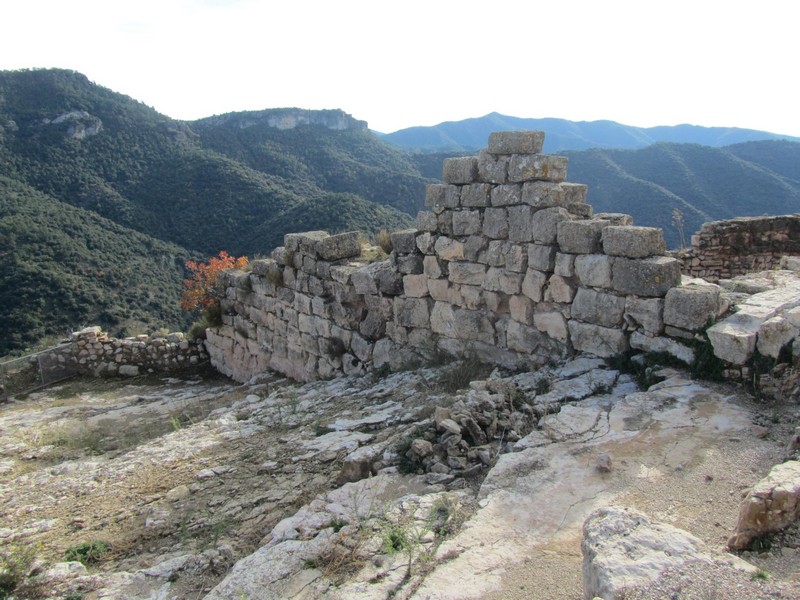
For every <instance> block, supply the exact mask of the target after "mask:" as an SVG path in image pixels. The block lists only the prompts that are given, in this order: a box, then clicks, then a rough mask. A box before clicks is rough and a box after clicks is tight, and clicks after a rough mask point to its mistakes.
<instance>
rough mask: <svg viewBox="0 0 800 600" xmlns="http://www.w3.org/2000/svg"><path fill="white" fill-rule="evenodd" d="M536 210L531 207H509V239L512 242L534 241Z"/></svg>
mask: <svg viewBox="0 0 800 600" xmlns="http://www.w3.org/2000/svg"><path fill="white" fill-rule="evenodd" d="M533 217H534V209H533V208H532V207H530V206H526V205H522V206H509V207H508V239H509V240H511V241H512V242H532V241H533Z"/></svg>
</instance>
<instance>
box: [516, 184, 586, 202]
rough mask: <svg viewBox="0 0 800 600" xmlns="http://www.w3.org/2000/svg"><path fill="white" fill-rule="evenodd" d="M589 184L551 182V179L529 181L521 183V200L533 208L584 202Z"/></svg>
mask: <svg viewBox="0 0 800 600" xmlns="http://www.w3.org/2000/svg"><path fill="white" fill-rule="evenodd" d="M588 191H589V186H587V185H584V184H580V183H565V182H564V183H553V182H551V181H529V182H527V183H524V184H523V185H522V202H524V203H525V204H530V205H531V206H533V207H534V208H551V207H554V206H561V207H563V208H569V207H570V206H572V205H573V204H584V203H585V202H586V194H587V193H588Z"/></svg>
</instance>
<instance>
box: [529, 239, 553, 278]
mask: <svg viewBox="0 0 800 600" xmlns="http://www.w3.org/2000/svg"><path fill="white" fill-rule="evenodd" d="M557 250H558V249H557V248H556V247H555V246H549V245H542V244H531V245H529V246H528V266H529V267H530V268H531V269H537V270H538V271H545V272H550V271H552V270H553V269H554V268H555V262H556V253H557Z"/></svg>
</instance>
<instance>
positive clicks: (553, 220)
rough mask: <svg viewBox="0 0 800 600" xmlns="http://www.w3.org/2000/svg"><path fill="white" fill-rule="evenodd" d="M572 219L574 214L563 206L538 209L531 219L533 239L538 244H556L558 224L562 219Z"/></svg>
mask: <svg viewBox="0 0 800 600" xmlns="http://www.w3.org/2000/svg"><path fill="white" fill-rule="evenodd" d="M509 216H510V215H509ZM571 219H572V215H570V214H569V213H568V212H567V211H566V210H565V209H563V208H556V207H554V208H543V209H542V210H537V211H536V212H535V213H534V215H533V217H532V219H531V221H532V226H533V227H532V228H533V241H534V242H536V243H537V244H555V243H556V240H557V238H558V224H559V223H560V222H561V221H569V220H571ZM512 226H513V222H512Z"/></svg>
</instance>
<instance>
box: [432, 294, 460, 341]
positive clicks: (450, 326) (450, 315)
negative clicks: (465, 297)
mask: <svg viewBox="0 0 800 600" xmlns="http://www.w3.org/2000/svg"><path fill="white" fill-rule="evenodd" d="M431 331H433V332H434V333H438V334H439V335H444V336H447V337H450V338H452V337H455V336H456V332H455V312H454V310H453V307H452V305H450V304H449V303H447V302H436V303H435V304H434V305H433V310H432V311H431Z"/></svg>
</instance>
